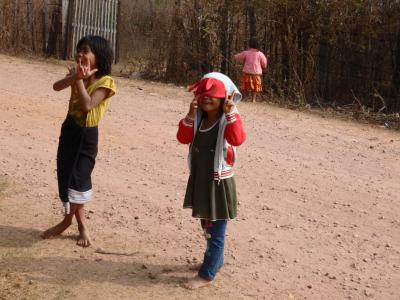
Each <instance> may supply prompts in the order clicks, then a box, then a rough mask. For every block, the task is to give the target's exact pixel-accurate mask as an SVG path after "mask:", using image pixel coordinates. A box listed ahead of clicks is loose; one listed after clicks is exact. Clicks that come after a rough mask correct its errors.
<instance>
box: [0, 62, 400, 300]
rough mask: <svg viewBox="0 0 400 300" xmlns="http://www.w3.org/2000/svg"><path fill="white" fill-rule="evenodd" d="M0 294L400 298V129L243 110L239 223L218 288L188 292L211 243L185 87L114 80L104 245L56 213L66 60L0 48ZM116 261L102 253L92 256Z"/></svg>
mask: <svg viewBox="0 0 400 300" xmlns="http://www.w3.org/2000/svg"><path fill="white" fill-rule="evenodd" d="M0 66H1V67H0V101H1V105H0V124H1V126H0V137H1V138H0V257H1V261H0V299H251V298H255V299H366V298H371V299H400V205H399V201H400V196H399V190H400V183H399V182H400V179H399V178H400V176H399V175H400V160H399V157H400V134H399V133H398V132H393V131H388V130H386V129H382V128H377V127H370V126H366V125H359V124H355V123H351V122H344V121H339V120H335V119H328V118H321V117H317V116H313V115H310V114H306V113H298V112H295V111H289V110H284V109H280V108H276V107H273V106H267V105H264V104H255V105H253V104H250V103H241V104H240V107H239V109H240V111H241V113H242V116H243V119H244V123H245V127H246V130H247V133H248V140H247V141H246V143H245V144H244V145H243V146H241V147H240V148H239V164H238V168H237V173H236V180H237V186H238V191H239V200H240V205H239V217H238V218H237V219H236V220H234V221H231V222H230V223H229V225H228V236H227V244H226V266H225V268H224V271H223V273H222V274H220V275H219V276H218V277H217V279H216V280H215V284H214V285H213V286H212V287H207V288H203V289H200V290H197V291H187V290H184V289H183V288H181V287H180V283H181V282H182V281H183V280H184V279H185V278H186V277H190V276H192V275H193V273H191V272H190V271H188V266H189V265H190V264H193V263H196V261H199V260H200V259H201V257H202V253H203V250H204V245H205V241H204V239H203V238H202V236H201V231H200V228H199V224H198V221H196V220H193V219H192V218H191V217H190V212H189V211H188V210H183V209H182V201H183V199H182V198H183V194H184V190H185V184H186V180H187V176H188V172H187V169H186V154H187V147H186V146H183V145H180V144H178V142H177V141H176V139H175V133H176V129H177V122H178V120H179V119H180V118H181V117H183V116H184V115H185V113H186V111H187V109H188V105H189V102H190V100H191V96H190V94H188V93H187V92H185V91H184V90H183V89H180V88H178V87H174V86H167V85H163V84H160V83H153V82H145V81H140V80H126V79H121V78H116V80H117V84H118V95H117V96H115V98H114V99H113V102H112V106H111V110H110V111H109V112H108V114H107V115H106V116H105V118H104V120H103V122H102V124H101V126H100V148H99V149H100V150H99V156H98V161H97V165H96V168H95V171H94V186H95V197H94V200H93V202H92V203H91V204H89V205H88V210H90V212H89V213H88V215H87V218H88V219H87V222H88V224H89V228H90V230H91V235H92V237H93V238H94V245H93V246H92V247H90V248H87V249H82V248H80V247H78V246H76V245H75V238H76V234H77V228H76V225H75V224H74V225H73V226H72V227H71V228H70V229H69V230H68V231H67V232H66V233H65V234H64V235H63V236H62V237H61V238H56V239H51V240H42V239H41V238H40V237H39V234H40V232H41V231H43V230H44V229H46V228H48V227H49V226H50V225H53V224H55V223H56V222H58V221H59V220H60V219H61V203H60V201H59V200H58V198H57V184H56V174H55V165H56V162H55V157H56V148H57V141H58V135H59V130H60V125H61V123H62V121H63V118H64V117H65V114H66V109H67V103H68V101H67V99H68V96H69V92H68V91H63V92H58V93H57V92H54V91H53V90H52V83H53V82H54V81H55V80H57V79H59V78H60V77H61V76H63V75H64V73H65V70H66V69H65V66H62V65H60V64H55V63H43V62H35V61H34V60H23V59H17V58H13V57H8V56H2V55H0ZM99 248H101V249H102V250H103V251H106V252H109V253H113V254H101V253H96V249H99Z"/></svg>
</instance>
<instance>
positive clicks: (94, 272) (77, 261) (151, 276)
mask: <svg viewBox="0 0 400 300" xmlns="http://www.w3.org/2000/svg"><path fill="white" fill-rule="evenodd" d="M41 233H42V231H39V230H36V229H27V228H18V227H12V226H5V225H0V250H1V248H29V247H32V246H33V245H34V244H35V243H37V242H40V241H43V239H42V238H41V237H40V234H41ZM64 238H71V237H64ZM71 246H72V245H71ZM73 246H75V245H73ZM90 256H92V257H89V258H74V257H63V256H55V257H35V254H34V253H33V254H31V255H30V256H29V257H26V256H25V257H21V256H12V255H7V256H5V257H4V258H3V259H2V260H1V262H0V268H1V269H7V268H11V269H12V270H13V272H17V273H25V274H27V276H28V277H29V279H32V280H34V281H37V282H43V283H50V284H55V285H57V284H59V283H60V281H61V282H63V283H64V284H66V285H71V286H72V285H76V284H79V283H80V282H81V281H82V280H89V281H93V282H100V283H102V282H113V283H116V284H120V285H126V286H150V285H157V284H160V285H180V284H181V283H182V282H183V281H185V280H186V278H187V277H188V276H190V275H194V273H193V272H190V271H189V267H188V265H186V264H176V265H169V264H163V265H161V264H160V265H157V264H151V263H149V262H148V260H147V259H146V254H145V253H137V254H135V255H134V256H132V257H130V258H128V259H127V258H124V259H122V261H111V260H108V259H109V258H110V259H115V257H117V256H118V254H113V255H99V254H95V253H93V255H91V254H90ZM127 260H128V261H127ZM185 273H186V274H185Z"/></svg>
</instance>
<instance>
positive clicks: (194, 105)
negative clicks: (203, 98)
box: [188, 96, 199, 118]
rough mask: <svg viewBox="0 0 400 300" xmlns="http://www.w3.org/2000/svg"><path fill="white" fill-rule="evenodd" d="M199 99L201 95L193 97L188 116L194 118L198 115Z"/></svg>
mask: <svg viewBox="0 0 400 300" xmlns="http://www.w3.org/2000/svg"><path fill="white" fill-rule="evenodd" d="M198 99H199V97H198V96H196V97H194V98H193V100H192V102H191V103H190V108H189V112H188V116H189V117H190V118H194V117H195V115H196V111H197V107H198V106H199V103H198Z"/></svg>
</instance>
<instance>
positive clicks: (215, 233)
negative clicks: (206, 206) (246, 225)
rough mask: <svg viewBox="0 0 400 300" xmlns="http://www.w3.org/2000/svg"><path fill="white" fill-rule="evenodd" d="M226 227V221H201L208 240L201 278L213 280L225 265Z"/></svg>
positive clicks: (200, 272)
mask: <svg viewBox="0 0 400 300" xmlns="http://www.w3.org/2000/svg"><path fill="white" fill-rule="evenodd" d="M226 225H227V221H226V220H218V221H207V220H201V227H202V228H203V230H204V233H205V234H206V239H207V249H206V251H205V253H204V260H203V264H202V265H201V268H200V270H199V276H200V277H201V278H204V279H207V280H213V279H214V277H215V275H216V274H217V272H218V270H219V269H220V268H221V267H222V265H223V264H224V243H225V231H226Z"/></svg>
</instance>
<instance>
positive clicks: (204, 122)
mask: <svg viewBox="0 0 400 300" xmlns="http://www.w3.org/2000/svg"><path fill="white" fill-rule="evenodd" d="M190 90H191V91H194V95H195V97H194V99H193V100H192V102H191V104H190V109H189V113H188V114H187V115H186V117H185V118H184V119H182V120H181V121H180V122H179V129H178V133H177V138H178V140H179V142H181V143H182V144H190V146H189V159H188V161H189V169H190V176H189V180H188V185H187V189H186V194H185V200H184V204H183V207H184V208H191V209H192V216H193V217H195V218H199V219H200V221H201V226H202V228H203V230H204V233H205V236H206V239H207V249H206V251H205V253H204V259H203V263H202V264H201V266H200V268H199V272H198V275H197V276H196V277H194V278H192V279H190V280H189V281H188V282H187V283H186V284H185V287H187V288H191V289H192V288H197V287H201V286H204V285H206V284H207V283H209V282H211V281H212V280H213V279H214V278H215V275H216V273H217V272H218V270H219V269H220V268H221V267H222V265H223V263H224V241H225V231H226V226H227V220H229V219H234V218H235V217H236V207H237V199H236V185H235V181H234V178H233V167H234V165H235V162H236V146H239V145H241V144H242V143H243V142H244V140H245V138H246V134H245V132H244V130H243V125H242V121H241V119H240V115H239V112H238V110H237V108H236V103H238V102H239V101H240V100H241V98H242V95H241V94H240V92H239V91H238V89H237V87H236V86H235V85H234V84H233V82H232V81H231V80H230V78H229V77H227V76H226V75H224V74H221V73H217V72H213V73H209V74H206V75H205V76H203V78H202V79H201V80H200V81H199V82H197V83H195V84H194V85H192V86H191V88H190Z"/></svg>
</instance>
